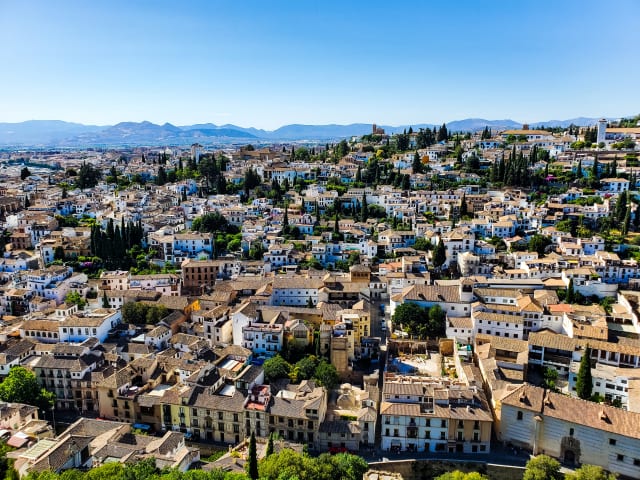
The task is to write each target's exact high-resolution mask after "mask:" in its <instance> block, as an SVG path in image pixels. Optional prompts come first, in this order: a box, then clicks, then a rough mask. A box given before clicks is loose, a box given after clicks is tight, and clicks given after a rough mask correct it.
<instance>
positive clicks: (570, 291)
mask: <svg viewBox="0 0 640 480" xmlns="http://www.w3.org/2000/svg"><path fill="white" fill-rule="evenodd" d="M565 301H566V302H567V303H568V304H572V303H574V302H575V301H576V292H575V290H574V288H573V278H571V279H569V285H568V286H567V295H566V296H565Z"/></svg>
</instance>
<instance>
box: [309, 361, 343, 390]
mask: <svg viewBox="0 0 640 480" xmlns="http://www.w3.org/2000/svg"><path fill="white" fill-rule="evenodd" d="M313 378H314V379H316V380H317V381H318V383H319V384H320V385H322V386H324V387H327V388H328V389H329V390H331V389H332V388H333V387H335V386H336V385H337V384H338V380H339V376H338V371H337V370H336V367H334V366H333V365H331V364H330V363H329V362H327V361H326V360H320V362H319V363H318V366H317V367H316V370H315V372H313Z"/></svg>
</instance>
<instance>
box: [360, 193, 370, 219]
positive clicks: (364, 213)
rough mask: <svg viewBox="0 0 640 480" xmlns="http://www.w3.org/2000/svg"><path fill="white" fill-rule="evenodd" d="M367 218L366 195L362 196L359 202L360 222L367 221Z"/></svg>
mask: <svg viewBox="0 0 640 480" xmlns="http://www.w3.org/2000/svg"><path fill="white" fill-rule="evenodd" d="M368 216H369V207H368V206H367V194H366V193H363V194H362V202H361V211H360V220H361V221H363V222H366V221H367V218H368Z"/></svg>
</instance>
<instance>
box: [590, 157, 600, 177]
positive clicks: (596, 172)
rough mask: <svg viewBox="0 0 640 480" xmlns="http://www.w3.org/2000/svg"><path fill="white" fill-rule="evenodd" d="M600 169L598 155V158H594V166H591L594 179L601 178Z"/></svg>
mask: <svg viewBox="0 0 640 480" xmlns="http://www.w3.org/2000/svg"><path fill="white" fill-rule="evenodd" d="M599 170H600V168H599V166H598V157H597V156H596V158H594V159H593V167H591V177H593V179H594V180H598V179H599V178H600V172H599Z"/></svg>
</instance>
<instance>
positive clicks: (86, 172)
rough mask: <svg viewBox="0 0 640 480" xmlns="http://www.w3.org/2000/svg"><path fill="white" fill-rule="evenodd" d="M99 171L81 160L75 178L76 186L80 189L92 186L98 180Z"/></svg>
mask: <svg viewBox="0 0 640 480" xmlns="http://www.w3.org/2000/svg"><path fill="white" fill-rule="evenodd" d="M101 176H102V175H101V173H100V171H99V170H98V169H97V168H95V167H94V166H93V165H89V164H88V163H87V162H83V163H82V166H81V167H80V170H79V171H78V177H77V178H76V187H78V188H79V189H81V190H84V189H85V188H93V187H95V186H96V185H97V184H98V182H99V181H100V177H101Z"/></svg>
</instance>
